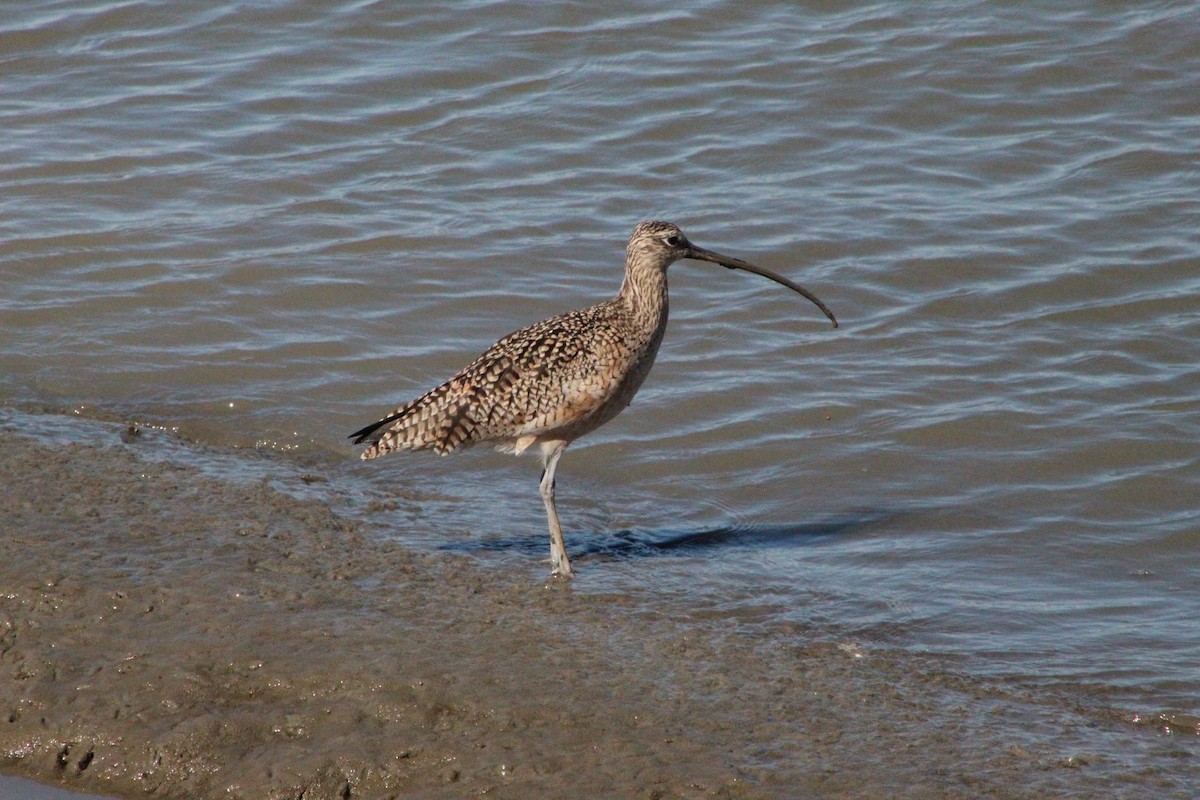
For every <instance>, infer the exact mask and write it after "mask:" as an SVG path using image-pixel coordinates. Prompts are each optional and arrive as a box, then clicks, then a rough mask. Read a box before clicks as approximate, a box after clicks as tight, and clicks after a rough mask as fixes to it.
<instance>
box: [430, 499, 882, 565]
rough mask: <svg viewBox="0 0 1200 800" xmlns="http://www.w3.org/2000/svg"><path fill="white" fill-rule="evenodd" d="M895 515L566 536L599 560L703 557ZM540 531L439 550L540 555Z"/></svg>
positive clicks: (804, 541) (824, 537)
mask: <svg viewBox="0 0 1200 800" xmlns="http://www.w3.org/2000/svg"><path fill="white" fill-rule="evenodd" d="M894 516H895V512H892V511H886V510H881V509H864V510H856V511H850V512H845V513H843V514H839V515H837V516H832V517H827V518H825V519H822V520H819V521H813V522H802V523H795V524H782V525H756V524H753V523H750V524H743V525H731V526H726V527H720V528H712V529H709V530H702V531H682V532H681V531H672V530H658V531H633V530H621V531H616V532H613V533H608V532H578V531H577V532H575V533H574V534H570V533H568V535H567V548H568V551H569V552H570V553H571V554H572V555H573V556H581V557H584V558H588V559H592V558H602V559H634V558H650V557H657V556H664V555H681V556H702V555H703V554H705V553H706V552H707V551H718V550H721V551H723V550H727V549H729V548H777V547H809V546H813V545H817V544H822V543H826V542H829V541H831V540H836V539H841V538H845V537H849V536H854V535H858V534H863V533H865V532H867V530H868V529H870V528H872V527H873V526H875V525H877V524H878V523H880V522H883V521H885V520H887V519H891V518H892V517H894ZM548 540H549V537H548V535H547V533H546V532H545V531H544V530H539V531H538V532H537V533H536V534H530V535H526V536H506V537H501V538H494V539H488V540H486V541H479V540H476V541H472V542H454V543H447V544H444V545H442V546H441V547H440V548H439V549H441V550H452V551H456V552H465V553H472V552H513V553H522V554H524V553H535V554H540V553H541V552H542V551H543V550H545V549H546V548H547V547H548V544H547V542H548Z"/></svg>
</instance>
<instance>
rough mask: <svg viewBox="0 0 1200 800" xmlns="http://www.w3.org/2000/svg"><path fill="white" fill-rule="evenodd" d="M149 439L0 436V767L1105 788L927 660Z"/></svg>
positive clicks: (174, 793)
mask: <svg viewBox="0 0 1200 800" xmlns="http://www.w3.org/2000/svg"><path fill="white" fill-rule="evenodd" d="M145 446H146V444H145V443H142V444H139V443H138V442H137V441H136V439H133V440H131V441H130V442H129V443H127V444H114V445H113V446H109V447H96V446H66V445H65V444H64V445H63V446H49V445H47V444H44V443H42V444H39V443H36V442H34V441H32V440H30V439H27V438H24V437H22V436H21V435H20V434H19V433H18V432H14V431H11V430H8V431H0V485H3V487H4V489H3V492H2V493H0V520H2V530H0V553H2V556H0V769H3V770H4V771H5V772H8V773H10V774H19V775H22V776H26V777H33V778H36V779H38V780H41V781H44V782H47V783H57V784H59V785H64V786H69V787H72V788H75V789H78V790H81V791H89V792H94V793H97V794H105V795H111V796H118V797H129V798H135V797H145V796H147V795H149V796H154V797H165V798H175V797H179V798H183V797H187V798H229V799H232V798H247V799H249V798H253V800H262V798H305V800H314V799H315V798H355V797H368V798H377V797H379V798H383V797H398V798H406V797H420V798H452V797H453V798H458V797H475V796H488V797H498V798H543V797H545V798H551V797H554V798H558V797H563V798H568V797H569V798H607V797H621V798H683V797H688V798H693V797H718V798H785V797H789V798H790V797H824V798H862V797H913V798H917V797H919V798H980V797H1003V798H1017V797H1060V796H1070V795H1077V796H1087V795H1089V794H1094V793H1095V791H1097V789H1098V788H1099V787H1101V786H1102V785H1104V784H1103V783H1102V779H1103V777H1104V776H1103V775H1101V774H1098V773H1095V772H1094V771H1089V769H1088V768H1078V767H1079V763H1076V764H1071V763H1070V762H1069V759H1071V758H1075V754H1074V753H1072V752H1057V751H1053V750H1048V749H1046V748H1037V747H1033V748H1031V747H1028V746H1026V744H1025V740H1024V738H1023V737H1022V736H1021V735H1020V731H1021V728H1022V723H1021V720H1022V718H1023V711H1022V709H1021V707H1020V706H1021V699H1020V698H1017V697H1012V696H1004V695H1003V694H999V693H997V692H996V691H994V690H989V689H986V688H981V687H979V686H976V685H975V684H973V683H971V682H969V681H966V680H964V679H960V678H957V677H955V676H954V674H953V673H952V672H948V671H946V670H944V669H942V668H939V667H938V666H937V665H936V664H934V663H924V662H921V661H919V660H914V659H913V658H912V657H911V656H902V655H888V654H886V653H879V652H871V653H868V654H866V655H865V657H864V655H863V654H862V653H860V652H857V651H856V649H855V648H854V647H853V646H850V645H847V644H845V643H838V642H836V641H821V640H820V637H815V636H810V635H809V634H807V633H806V632H804V631H798V632H797V631H790V632H789V631H779V630H772V629H764V630H763V631H760V632H755V631H753V630H746V628H745V626H740V627H739V628H738V630H736V631H723V628H722V626H721V625H720V624H719V622H720V620H719V618H718V619H717V620H716V623H717V624H714V617H713V614H715V613H717V612H715V611H713V610H711V609H710V610H706V609H703V608H698V609H696V611H695V612H694V616H689V617H686V618H680V617H679V616H678V615H676V618H673V619H664V618H661V616H660V615H656V614H652V613H649V612H638V611H637V610H636V608H645V607H646V606H645V604H644V603H642V604H640V605H635V604H633V603H631V602H630V600H629V598H623V597H618V596H611V595H607V596H606V595H599V596H597V595H595V594H588V593H586V592H582V591H580V589H579V588H578V585H577V586H576V587H571V586H567V585H563V584H561V583H552V582H547V581H545V580H544V579H543V575H544V572H543V570H544V565H531V567H530V569H529V571H528V572H526V573H522V574H520V575H503V574H495V571H487V570H482V569H480V568H479V567H478V566H476V565H475V564H474V563H473V562H472V561H471V560H470V559H468V558H465V557H462V556H454V555H442V554H432V555H430V554H420V553H413V552H408V551H406V550H404V549H402V548H400V547H398V546H397V545H395V544H393V543H390V542H388V541H383V540H380V539H379V538H378V537H376V536H375V535H374V533H373V531H371V530H370V529H364V528H361V527H359V526H358V525H357V524H356V523H353V522H350V521H347V520H346V519H343V518H339V516H337V515H336V514H335V513H334V512H333V511H332V510H331V509H330V508H329V507H327V506H325V505H323V504H321V503H318V502H312V501H307V500H298V499H295V498H294V497H292V496H290V495H288V494H285V493H283V492H280V491H276V490H274V489H272V488H270V487H269V486H267V485H265V484H253V485H236V484H233V483H228V482H223V481H220V480H214V479H212V478H209V477H205V476H203V475H201V474H199V473H197V472H196V471H194V470H192V469H186V468H180V467H178V466H172V465H170V464H162V463H151V462H149V461H147V460H144V459H142V458H140V457H139V454H138V448H139V447H145ZM593 568H594V569H602V568H603V565H602V564H601V565H596V566H594V567H593ZM647 570H648V572H649V571H651V570H652V565H647ZM650 577H651V576H649V575H648V579H649V578H650ZM581 580H586V575H585V576H584V577H583V578H581ZM784 634H786V635H784ZM1044 710H1045V709H1042V711H1044ZM1064 713H1066V712H1065V711H1064ZM1083 763H1086V760H1085V761H1084V762H1083Z"/></svg>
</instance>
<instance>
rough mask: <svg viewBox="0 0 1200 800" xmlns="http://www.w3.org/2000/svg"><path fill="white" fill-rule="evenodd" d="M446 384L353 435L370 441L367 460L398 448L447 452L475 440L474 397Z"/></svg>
mask: <svg viewBox="0 0 1200 800" xmlns="http://www.w3.org/2000/svg"><path fill="white" fill-rule="evenodd" d="M454 388H455V387H452V386H451V384H450V383H449V382H448V383H445V384H442V385H441V386H439V387H438V388H436V389H434V390H433V391H431V392H429V393H428V394H425V395H423V396H421V397H419V398H418V399H416V400H414V401H412V402H411V403H408V404H407V405H403V406H400V408H398V409H396V410H395V411H393V412H392V413H391V414H388V415H387V416H386V417H384V418H383V419H381V420H379V421H378V422H372V423H371V424H370V425H368V426H366V427H365V428H360V429H359V430H356V431H355V432H354V433H352V434H350V437H349V438H350V439H352V440H353V441H354V444H363V443H364V442H370V447H368V448H367V449H366V450H364V451H363V452H362V455H361V456H360V457H361V458H363V459H369V458H378V457H379V456H384V455H387V454H388V453H391V452H394V451H396V450H434V451H436V452H437V453H438V454H439V455H446V454H447V453H450V452H452V451H454V450H457V449H459V448H460V447H466V446H468V445H470V444H472V443H473V442H474V437H473V436H472V434H473V433H475V431H476V425H477V423H476V422H475V419H474V417H473V415H472V414H471V410H472V408H473V407H474V405H475V404H474V402H473V398H472V397H470V396H464V395H463V394H462V392H456V391H453V389H454Z"/></svg>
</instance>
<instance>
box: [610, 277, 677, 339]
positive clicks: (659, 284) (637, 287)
mask: <svg viewBox="0 0 1200 800" xmlns="http://www.w3.org/2000/svg"><path fill="white" fill-rule="evenodd" d="M617 300H618V301H619V302H622V303H624V304H625V306H626V307H627V308H628V309H629V310H630V311H631V312H632V313H633V315H634V317H635V318H637V319H639V320H641V321H644V322H645V324H646V325H647V326H648V327H653V328H658V327H661V326H663V325H665V324H666V321H667V308H668V303H667V273H666V271H665V270H662V269H659V268H658V267H656V266H644V265H639V264H637V263H633V264H629V265H627V266H626V267H625V281H624V283H622V284H621V291H620V292H618V293H617Z"/></svg>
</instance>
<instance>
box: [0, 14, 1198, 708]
mask: <svg viewBox="0 0 1200 800" xmlns="http://www.w3.org/2000/svg"><path fill="white" fill-rule="evenodd" d="M1198 35H1200V17H1198V16H1197V15H1196V13H1195V10H1194V8H1192V7H1191V6H1190V5H1188V4H1170V3H1166V4H1157V5H1154V6H1152V7H1145V6H1140V5H1139V6H1138V7H1131V6H1125V5H1121V4H1106V5H1093V6H1088V7H1087V8H1085V9H1079V10H1075V9H1071V10H1064V9H1063V8H1062V7H1061V6H1059V5H1058V4H1052V3H1037V4H1023V5H1020V6H1009V5H1006V4H999V3H986V2H977V3H969V4H963V3H936V4H927V5H924V6H922V7H920V8H919V9H915V8H908V7H905V6H895V7H893V6H888V5H883V6H870V7H866V8H858V7H853V6H850V5H842V4H837V3H828V4H810V5H809V6H807V7H806V8H797V7H794V6H793V5H791V4H764V5H762V6H760V7H758V8H757V9H753V10H747V9H746V8H745V7H740V6H735V5H733V4H720V3H709V4H705V5H703V6H697V7H695V8H694V9H693V10H691V11H684V10H678V11H672V10H663V9H661V8H659V7H656V6H649V5H639V4H626V5H623V6H621V7H611V6H606V7H604V8H603V9H601V8H599V7H595V8H593V7H589V6H577V5H567V6H558V7H555V8H553V9H549V8H546V7H544V6H542V5H541V4H511V3H509V4H503V5H500V4H489V3H476V4H472V8H471V9H470V11H469V12H464V11H463V10H461V9H456V8H451V7H448V6H445V5H444V4H420V3H409V4H404V5H402V6H398V7H395V8H392V7H388V6H386V5H381V4H366V3H343V4H337V5H334V6H330V7H322V8H319V9H318V8H308V7H303V6H292V5H280V4H274V5H270V6H263V7H255V8H252V9H246V8H244V7H242V6H240V5H238V4H218V5H216V6H214V7H209V8H206V9H203V10H202V9H199V8H193V7H191V6H186V5H171V6H161V5H159V4H155V3H144V2H125V3H92V4H86V5H84V6H83V7H80V4H77V3H74V4H65V3H63V4H57V5H56V4H46V3H41V2H39V3H32V2H29V3H13V4H9V5H8V6H7V7H6V13H5V15H4V20H3V21H0V58H2V59H3V64H4V67H3V74H4V76H5V77H4V85H5V91H4V101H3V104H0V120H2V124H3V127H4V130H5V136H4V137H2V141H0V278H2V288H0V401H2V402H3V403H5V404H7V405H17V406H22V407H25V408H40V407H51V408H67V409H74V410H76V411H78V412H79V413H81V414H82V415H84V416H91V415H101V416H106V415H115V416H118V417H127V418H131V419H135V420H139V421H142V422H144V423H146V424H151V425H158V426H162V427H165V428H168V429H172V430H178V431H179V432H181V433H183V434H184V435H185V436H186V437H189V438H190V439H193V440H196V441H198V442H200V443H202V444H206V445H212V446H214V447H216V448H218V450H217V451H216V452H220V449H221V448H228V447H235V448H260V449H264V450H268V451H279V452H280V456H279V459H280V460H281V462H282V463H283V464H285V465H288V464H290V465H293V467H294V468H295V469H300V470H311V471H316V472H318V473H319V474H320V475H321V477H322V478H325V479H327V481H328V483H324V484H321V485H320V486H318V487H317V488H318V489H319V490H320V491H324V492H327V493H329V495H330V496H334V497H338V498H341V499H342V500H344V501H345V505H346V507H347V508H348V509H355V508H357V509H359V512H360V513H363V514H366V515H368V516H369V518H370V519H371V520H372V521H373V522H374V523H375V525H376V526H377V530H378V531H379V532H380V534H381V535H383V536H394V537H397V538H399V539H400V540H402V541H403V542H404V543H405V544H408V545H411V546H414V547H419V548H440V547H445V548H450V549H454V550H458V551H463V552H468V553H472V554H474V555H475V556H476V557H477V558H478V559H480V560H481V561H483V562H485V563H489V564H495V565H496V566H498V567H503V568H508V569H528V570H529V571H530V574H531V575H538V574H540V573H539V571H540V570H541V569H542V567H541V566H540V565H538V564H537V563H536V561H537V560H538V559H540V558H542V557H543V555H544V552H543V551H544V550H545V547H546V543H545V537H544V524H545V523H544V519H543V516H542V511H541V504H540V502H539V501H538V498H537V495H536V491H535V481H536V478H537V471H538V470H537V465H536V464H535V463H534V462H532V461H523V462H517V461H513V460H512V459H511V458H509V457H506V456H502V455H497V454H487V453H482V452H480V453H472V454H467V455H462V456H457V457H455V458H452V459H438V458H436V457H433V456H427V455H424V454H420V455H412V456H397V457H393V458H392V459H389V460H388V461H384V462H375V463H370V464H359V463H357V462H353V461H351V460H350V456H351V455H352V451H351V449H350V448H349V447H347V446H346V443H345V440H344V437H345V435H346V434H347V433H349V431H351V430H354V429H355V428H357V427H359V426H361V425H362V424H365V423H366V422H369V421H371V420H373V419H376V418H378V417H379V416H381V415H382V414H383V413H385V412H386V411H388V410H390V408H392V407H394V405H396V404H397V403H399V402H400V401H402V400H405V399H408V398H410V397H412V396H414V395H416V394H417V393H419V392H421V391H423V390H424V389H426V388H429V387H430V386H432V385H434V384H436V383H437V382H439V381H440V380H442V379H444V378H445V377H447V376H448V375H449V374H451V373H452V372H453V371H454V370H456V369H457V368H458V367H460V366H462V365H463V364H465V363H466V362H467V361H468V360H469V359H471V358H473V357H474V355H476V354H477V353H478V352H479V351H480V350H482V349H483V348H484V347H485V346H487V345H488V344H489V343H490V342H491V341H493V340H494V339H496V338H497V337H498V336H500V335H501V334H503V333H506V332H508V331H510V330H513V329H515V328H517V327H520V326H522V325H524V324H527V323H529V322H532V321H534V320H536V319H539V318H541V317H544V316H548V315H550V314H553V313H557V312H559V311H563V310H566V309H568V308H572V307H577V306H582V305H586V304H588V303H591V302H594V301H595V300H598V299H601V298H603V297H605V296H607V295H610V294H612V293H613V292H615V291H616V288H617V286H618V284H619V282H620V269H621V258H622V254H623V245H624V240H625V237H626V236H627V235H628V233H629V230H630V229H631V228H632V226H633V224H634V223H635V222H637V221H638V220H641V219H645V218H655V217H658V218H667V219H671V220H673V221H676V222H678V223H680V224H681V225H682V226H683V227H684V229H685V230H686V231H688V233H689V234H690V235H691V237H692V238H693V239H694V240H695V241H696V242H697V243H699V244H701V245H703V246H707V247H711V248H714V249H717V250H720V251H722V252H727V253H729V254H731V255H737V256H741V257H744V258H746V259H748V260H751V261H754V262H756V263H760V264H762V265H763V266H766V267H769V268H772V269H776V270H778V271H781V272H784V273H785V274H787V275H789V276H790V277H792V278H794V279H795V280H797V281H799V282H801V283H803V284H804V285H805V286H807V287H808V288H809V289H811V290H813V291H814V292H815V293H817V294H818V295H819V296H820V297H821V298H822V299H823V300H824V301H825V302H826V303H828V304H829V306H830V307H831V308H832V309H833V310H834V312H835V313H836V314H837V315H838V317H839V319H840V320H841V322H842V327H841V328H839V329H838V330H836V331H834V330H831V329H829V327H828V324H827V323H826V322H824V321H823V319H822V318H821V317H820V315H819V314H818V312H816V310H815V309H813V308H812V307H811V306H809V305H807V304H806V303H805V302H804V301H802V300H799V299H798V298H796V297H794V296H790V295H789V294H788V293H787V292H785V291H783V290H782V289H780V288H779V287H777V286H774V285H773V284H770V283H767V282H766V281H762V280H761V279H758V278H755V277H753V276H748V275H743V274H735V273H728V272H726V271H724V270H716V269H714V268H712V267H711V265H703V264H698V263H690V262H683V263H680V264H677V265H676V266H674V267H673V268H672V271H671V279H672V314H673V320H672V323H671V326H670V330H669V331H668V334H667V339H666V342H665V344H664V346H663V349H662V352H661V353H660V356H659V363H658V364H657V366H656V367H655V371H654V372H653V373H652V375H651V377H650V379H649V380H648V382H647V384H646V385H645V387H643V389H642V391H641V393H640V394H639V395H638V397H637V399H636V400H635V402H634V404H633V406H632V407H631V408H630V409H629V410H628V411H627V412H626V413H625V414H623V415H622V416H621V417H620V418H618V419H617V420H616V421H615V422H613V423H610V424H609V425H608V426H607V427H605V428H604V429H602V430H600V431H598V432H597V433H595V434H593V435H592V436H590V437H589V438H587V439H585V440H583V441H581V442H579V443H577V444H576V445H574V446H573V447H572V448H571V449H570V450H569V451H568V452H567V455H566V456H565V457H564V459H563V462H562V466H561V468H560V470H559V498H560V499H559V503H560V508H561V510H562V511H563V514H564V522H565V525H566V527H567V537H568V546H569V548H570V549H571V550H572V552H575V553H580V554H581V557H580V558H579V562H578V563H579V566H580V567H581V568H582V570H583V577H582V578H581V579H580V581H579V584H580V586H581V587H582V588H584V589H585V590H587V591H593V590H594V591H604V592H608V591H621V590H622V588H623V587H632V586H643V585H647V584H652V585H654V586H655V589H656V592H655V595H654V596H655V598H656V600H655V609H654V610H655V611H656V612H657V613H661V614H665V615H670V614H672V613H673V609H678V610H683V609H687V608H688V607H689V605H690V604H691V602H692V601H693V600H694V599H695V598H697V597H703V598H705V599H706V600H711V599H716V600H717V601H718V602H719V603H720V604H721V605H723V607H725V608H726V609H727V610H733V611H736V612H738V613H737V614H735V615H733V616H732V617H723V618H722V623H721V624H728V620H729V619H730V618H733V619H737V620H741V621H742V623H741V624H744V625H746V626H748V627H753V626H768V627H770V626H775V627H777V628H778V629H779V630H781V631H784V630H787V629H788V627H787V626H788V625H789V624H790V623H793V622H798V621H803V622H804V623H805V624H806V625H813V624H815V625H817V626H818V627H820V628H822V629H825V630H828V631H829V632H830V635H833V636H838V637H843V636H849V637H852V638H856V639H861V640H864V641H868V642H879V643H884V644H886V645H887V646H889V647H899V648H902V649H910V650H912V651H918V652H919V651H932V652H936V653H939V654H946V655H949V656H953V657H955V658H957V659H960V660H961V665H962V669H963V670H964V671H965V672H966V673H968V674H971V675H975V676H979V677H981V678H986V679H989V680H991V679H995V680H1000V681H1004V682H1011V683H1014V684H1017V685H1029V686H1041V687H1053V688H1054V690H1055V691H1062V692H1066V693H1068V694H1069V695H1070V696H1074V697H1078V698H1080V702H1083V703H1089V702H1096V703H1102V704H1104V705H1106V706H1108V705H1111V706H1114V707H1116V708H1119V709H1122V710H1124V711H1127V712H1128V713H1129V714H1131V715H1132V714H1140V715H1142V716H1143V717H1145V716H1147V715H1154V714H1157V713H1160V712H1177V711H1179V712H1190V713H1195V712H1196V710H1197V709H1196V704H1195V697H1196V696H1197V692H1198V691H1200V636H1197V633H1198V629H1197V625H1196V622H1195V608H1196V607H1197V603H1198V601H1200V567H1197V561H1196V558H1195V552H1196V550H1197V546H1198V545H1200V507H1198V505H1197V502H1196V499H1195V498H1196V497H1197V496H1200V371H1198V370H1197V367H1196V365H1197V363H1200V345H1198V344H1197V342H1198V341H1200V257H1198V255H1197V253H1198V252H1200V236H1198V235H1197V232H1196V231H1197V223H1198V222H1200V215H1197V213H1196V205H1195V197H1196V196H1197V192H1198V191H1200V158H1198V157H1197V155H1196V149H1195V142H1196V141H1197V140H1198V137H1200V113H1198V111H1197V105H1196V103H1195V95H1196V80H1195V75H1197V74H1200V51H1197V50H1196V48H1195V42H1196V40H1197V36H1198ZM182 452H183V451H182V450H181V453H182ZM188 452H191V455H186V454H184V455H180V456H179V457H181V458H199V459H207V461H206V463H205V465H204V466H206V468H211V469H214V470H218V471H220V470H231V471H234V472H237V471H238V470H243V469H245V470H251V471H253V470H254V469H257V467H255V466H251V465H247V463H246V462H244V461H242V462H239V460H238V458H237V457H236V454H229V453H227V454H226V455H223V456H214V455H211V453H212V452H213V451H209V450H201V451H194V452H192V451H188ZM200 453H208V454H210V455H200ZM272 463H280V461H273V462H272ZM293 467H288V468H293ZM389 498H391V499H393V500H395V504H396V505H395V508H394V509H392V508H391V506H390V505H389V504H388V503H387V501H388V499H389ZM372 500H374V501H376V505H375V506H370V502H371V501H372ZM372 509H377V510H372ZM643 610H645V609H643ZM631 613H637V611H636V610H635V611H634V612H631ZM1193 732H1194V731H1193Z"/></svg>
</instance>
